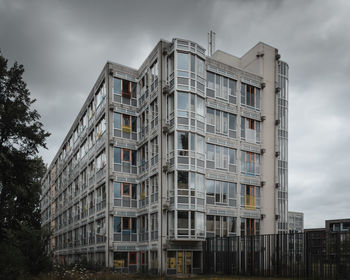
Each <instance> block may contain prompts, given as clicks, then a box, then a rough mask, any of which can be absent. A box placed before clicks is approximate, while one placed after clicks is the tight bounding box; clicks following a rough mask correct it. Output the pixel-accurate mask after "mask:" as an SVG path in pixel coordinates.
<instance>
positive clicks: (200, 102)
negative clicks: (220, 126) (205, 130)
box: [196, 96, 204, 116]
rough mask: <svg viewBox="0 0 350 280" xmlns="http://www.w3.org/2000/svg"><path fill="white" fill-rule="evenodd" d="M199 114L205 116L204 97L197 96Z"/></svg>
mask: <svg viewBox="0 0 350 280" xmlns="http://www.w3.org/2000/svg"><path fill="white" fill-rule="evenodd" d="M196 111H197V114H198V115H201V116H204V98H202V97H199V96H197V110H196Z"/></svg>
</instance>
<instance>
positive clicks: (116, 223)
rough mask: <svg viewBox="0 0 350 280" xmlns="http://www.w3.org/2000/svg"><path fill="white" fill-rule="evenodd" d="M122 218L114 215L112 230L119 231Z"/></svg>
mask: <svg viewBox="0 0 350 280" xmlns="http://www.w3.org/2000/svg"><path fill="white" fill-rule="evenodd" d="M121 230H122V220H121V217H114V232H121Z"/></svg>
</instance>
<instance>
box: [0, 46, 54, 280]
mask: <svg viewBox="0 0 350 280" xmlns="http://www.w3.org/2000/svg"><path fill="white" fill-rule="evenodd" d="M7 64H8V61H7V59H5V58H4V57H3V56H2V55H1V53H0V278H1V279H16V278H18V277H19V276H23V275H27V274H37V273H39V272H40V270H41V269H42V268H45V267H48V266H49V262H48V258H47V257H46V255H45V251H44V237H45V235H44V234H43V232H42V231H41V228H40V204H39V199H40V190H41V185H40V182H41V179H42V177H43V175H44V173H45V170H46V168H45V165H44V163H43V161H42V159H41V158H40V157H38V155H37V154H38V148H39V147H45V139H46V138H47V137H48V136H49V133H47V132H46V131H45V130H44V129H43V124H42V123H41V122H40V121H39V119H40V115H39V114H38V112H37V111H36V110H35V109H32V108H31V106H32V104H33V103H34V102H35V100H32V99H31V98H30V92H29V90H28V89H27V85H26V83H25V82H24V81H23V79H22V75H23V72H24V68H23V66H22V65H18V64H17V63H15V64H14V65H13V66H12V67H11V68H9V69H8V67H7Z"/></svg>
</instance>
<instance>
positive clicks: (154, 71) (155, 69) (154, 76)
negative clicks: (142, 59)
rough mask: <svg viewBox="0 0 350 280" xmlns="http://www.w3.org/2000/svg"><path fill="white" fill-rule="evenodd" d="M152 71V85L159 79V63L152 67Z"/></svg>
mask: <svg viewBox="0 0 350 280" xmlns="http://www.w3.org/2000/svg"><path fill="white" fill-rule="evenodd" d="M150 70H151V83H153V82H154V81H155V80H157V79H158V62H157V61H156V62H154V63H153V64H152V66H151V67H150Z"/></svg>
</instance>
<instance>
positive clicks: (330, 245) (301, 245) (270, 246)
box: [203, 232, 350, 279]
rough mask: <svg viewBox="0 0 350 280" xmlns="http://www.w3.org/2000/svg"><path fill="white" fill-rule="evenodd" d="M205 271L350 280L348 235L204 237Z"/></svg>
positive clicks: (304, 234) (301, 234)
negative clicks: (205, 238)
mask: <svg viewBox="0 0 350 280" xmlns="http://www.w3.org/2000/svg"><path fill="white" fill-rule="evenodd" d="M203 256H204V266H203V267H204V272H205V273H212V274H216V273H220V274H232V275H250V276H263V277H292V278H296V279H306V278H307V279H350V233H327V234H326V233H325V232H321V233H320V232H319V233H318V234H315V233H311V232H308V233H290V234H274V235H256V236H245V237H240V236H235V237H222V238H219V237H216V238H207V240H206V242H205V248H204V255H203Z"/></svg>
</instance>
